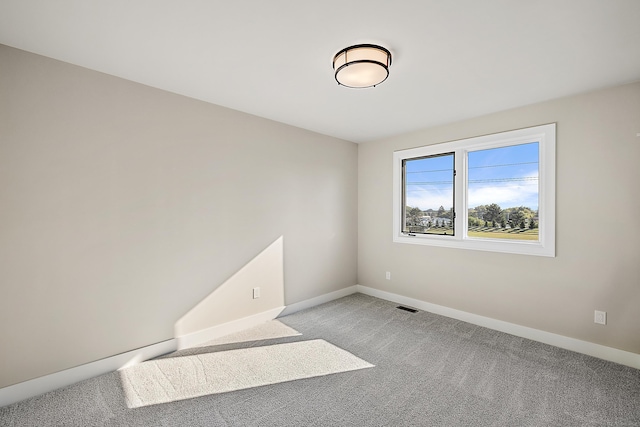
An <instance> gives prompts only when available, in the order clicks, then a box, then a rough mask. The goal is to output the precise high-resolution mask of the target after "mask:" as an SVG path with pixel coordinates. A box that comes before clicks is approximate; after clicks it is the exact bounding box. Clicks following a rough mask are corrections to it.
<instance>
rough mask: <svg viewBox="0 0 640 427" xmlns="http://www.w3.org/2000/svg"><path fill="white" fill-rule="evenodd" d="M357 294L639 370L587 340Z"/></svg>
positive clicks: (634, 360) (631, 357)
mask: <svg viewBox="0 0 640 427" xmlns="http://www.w3.org/2000/svg"><path fill="white" fill-rule="evenodd" d="M356 288H357V290H358V292H360V293H362V294H365V295H370V296H372V297H376V298H380V299H384V300H387V301H391V302H395V303H397V304H402V305H408V306H410V307H414V308H418V309H420V310H424V311H428V312H430V313H434V314H439V315H442V316H446V317H451V318H453V319H458V320H462V321H464V322H468V323H472V324H474V325H478V326H484V327H485V328H489V329H494V330H496V331H500V332H505V333H507V334H511V335H515V336H518V337H522V338H527V339H530V340H533V341H538V342H542V343H545V344H549V345H553V346H555V347H560V348H564V349H566V350H571V351H575V352H577V353H582V354H586V355H589V356H593V357H597V358H599V359H604V360H608V361H610V362H615V363H619V364H621V365H626V366H630V367H632V368H636V369H640V354H636V353H631V352H629V351H624V350H618V349H617V348H612V347H606V346H604V345H600V344H594V343H591V342H588V341H581V340H578V339H575V338H569V337H565V336H563V335H558V334H554V333H551V332H545V331H541V330H538V329H533V328H528V327H526V326H521V325H516V324H515V323H509V322H504V321H502V320H496V319H492V318H490V317H484V316H480V315H477V314H473V313H467V312H465V311H461V310H456V309H453V308H449V307H445V306H442V305H437V304H432V303H429V302H425V301H421V300H417V299H414V298H409V297H405V296H402V295H398V294H394V293H391V292H386V291H381V290H378V289H374V288H369V287H367V286H362V285H357V286H356Z"/></svg>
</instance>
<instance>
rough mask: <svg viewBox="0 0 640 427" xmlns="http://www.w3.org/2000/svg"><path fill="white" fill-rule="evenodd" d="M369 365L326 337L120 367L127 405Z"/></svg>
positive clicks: (185, 396)
mask: <svg viewBox="0 0 640 427" xmlns="http://www.w3.org/2000/svg"><path fill="white" fill-rule="evenodd" d="M371 367H373V365H371V364H370V363H367V362H365V361H364V360H362V359H359V358H357V357H356V356H354V355H352V354H351V353H349V352H347V351H344V350H342V349H340V348H338V347H336V346H334V345H332V344H329V343H328V342H326V341H324V340H311V341H300V342H294V343H288V344H276V345H268V346H263V347H252V348H244V349H236V350H228V351H221V352H216V353H205V354H197V355H192V356H183V357H172V358H165V359H158V360H151V361H148V362H144V363H141V364H139V365H136V366H132V367H129V368H127V369H123V370H121V371H120V377H121V380H122V386H123V389H124V392H125V395H126V401H127V406H128V407H129V408H139V407H142V406H148V405H157V404H159V403H168V402H175V401H178V400H183V399H190V398H194V397H200V396H205V395H209V394H217V393H227V392H230V391H236V390H243V389H247V388H253V387H260V386H264V385H268V384H277V383H282V382H286V381H294V380H299V379H303V378H313V377H318V376H322V375H329V374H335V373H339V372H347V371H353V370H356V369H363V368H371Z"/></svg>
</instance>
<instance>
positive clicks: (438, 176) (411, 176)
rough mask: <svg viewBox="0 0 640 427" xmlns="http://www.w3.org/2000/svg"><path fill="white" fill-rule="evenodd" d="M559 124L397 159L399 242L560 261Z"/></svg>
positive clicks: (403, 154) (396, 237) (395, 227)
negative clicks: (557, 203) (557, 226)
mask: <svg viewBox="0 0 640 427" xmlns="http://www.w3.org/2000/svg"><path fill="white" fill-rule="evenodd" d="M555 128H556V126H555V124H549V125H543V126H537V127H533V128H527V129H520V130H516V131H510V132H503V133H499V134H493V135H486V136H480V137H475V138H469V139H464V140H459V141H453V142H446V143H442V144H436V145H429V146H424V147H419V148H413V149H409V150H403V151H396V152H395V153H394V155H393V158H394V164H393V175H394V190H393V191H394V194H393V200H394V212H393V233H394V234H393V240H394V242H398V243H411V244H421V245H433V246H445V247H456V248H466V249H475V250H485V251H494V252H508V253H517V254H529V255H540V256H550V257H553V256H555Z"/></svg>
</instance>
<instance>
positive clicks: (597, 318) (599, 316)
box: [593, 310, 607, 325]
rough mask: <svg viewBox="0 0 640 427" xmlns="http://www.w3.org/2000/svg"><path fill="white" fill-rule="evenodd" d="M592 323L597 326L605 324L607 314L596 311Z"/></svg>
mask: <svg viewBox="0 0 640 427" xmlns="http://www.w3.org/2000/svg"><path fill="white" fill-rule="evenodd" d="M593 321H594V322H595V323H597V324H599V325H606V324H607V312H606V311H598V310H596V311H595V312H594V315H593Z"/></svg>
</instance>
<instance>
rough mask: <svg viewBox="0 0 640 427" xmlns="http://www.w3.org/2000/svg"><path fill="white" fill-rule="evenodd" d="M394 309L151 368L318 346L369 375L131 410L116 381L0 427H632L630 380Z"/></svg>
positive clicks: (638, 377) (21, 409) (81, 387)
mask: <svg viewBox="0 0 640 427" xmlns="http://www.w3.org/2000/svg"><path fill="white" fill-rule="evenodd" d="M396 306H397V304H393V303H391V302H388V301H383V300H380V299H377V298H373V297H369V296H366V295H362V294H354V295H350V296H348V297H345V298H341V299H339V300H335V301H332V302H330V303H327V304H323V305H320V306H317V307H313V308H310V309H307V310H303V311H300V312H297V313H294V314H291V315H289V316H286V317H282V318H280V319H279V321H280V322H281V323H283V324H284V325H286V326H288V327H289V328H291V329H292V330H295V331H299V332H300V333H302V335H295V336H288V337H281V338H271V339H263V340H261V339H257V340H253V341H242V342H237V341H236V340H237V339H238V337H236V338H232V337H231V338H229V337H228V338H227V339H228V340H231V341H233V342H231V343H227V344H218V345H210V346H205V347H195V348H189V349H184V350H180V351H178V352H175V353H173V354H169V355H167V356H164V357H162V358H159V359H156V360H169V359H177V358H184V357H187V356H196V355H205V354H214V353H220V352H227V351H232V350H238V349H254V348H261V347H265V346H272V345H280V344H289V343H303V342H305V341H315V340H325V341H326V342H328V343H331V344H332V345H334V346H336V347H338V348H340V349H344V350H345V351H348V352H350V353H352V354H353V355H356V356H357V357H359V358H361V359H363V360H366V361H367V362H369V363H371V364H373V365H375V368H372V369H357V370H353V371H349V372H343V373H340V374H336V375H322V376H316V377H312V378H303V379H299V380H297V381H285V382H281V383H276V384H269V385H265V386H263V387H251V388H246V389H242V390H237V391H232V392H228V393H217V394H207V395H204V396H201V397H196V398H193V399H184V400H178V401H174V402H168V403H163V404H158V405H150V406H141V407H138V408H129V407H127V396H126V394H125V392H124V390H123V385H122V380H121V372H112V373H109V374H106V375H101V376H99V377H96V378H92V379H89V380H86V381H82V382H80V383H77V384H74V385H71V386H69V387H65V388H63V389H60V390H56V391H53V392H50V393H46V394H44V395H41V396H37V397H34V398H31V399H27V400H25V401H23V402H18V403H15V404H13V405H9V406H5V407H2V408H0V426H2V427H23V426H28V427H33V426H37V427H49V426H52V427H53V426H65V427H66V426H79V427H86V426H101V427H147V426H153V427H184V426H188V427H211V426H222V427H270V426H273V427H301V426H305V427H306V426H317V427H325V426H331V427H332V426H340V427H382V426H402V427H408V426H430V427H431V426H434V427H438V426H443V427H451V426H473V427H485V426H486V427H500V426H505V427H513V426H518V427H526V426H531V427H538V426H543V427H546V426H554V427H555V426H563V427H564V426H567V427H585V426H593V427H602V426H607V427H609V426H618V427H632V426H633V427H638V426H640V370H638V369H633V368H629V367H626V366H622V365H617V364H615V363H611V362H607V361H604V360H600V359H596V358H593V357H589V356H585V355H582V354H578V353H573V352H571V351H568V350H563V349H560V348H556V347H552V346H549V345H546V344H541V343H537V342H534V341H530V340H527V339H524V338H519V337H516V336H513V335H508V334H504V333H501V332H497V331H492V330H490V329H486V328H482V327H480V326H476V325H471V324H468V323H465V322H461V321H458V320H454V319H449V318H446V317H442V316H438V315H435V314H432V313H428V312H424V311H420V312H418V313H415V314H411V313H408V312H406V311H402V310H398V309H396ZM270 326H271V325H270ZM270 326H266V328H267V329H269V328H270ZM275 328H278V326H275ZM254 332H255V331H254ZM258 336H259V334H258ZM45 350H46V349H45ZM43 357H45V355H44V352H43ZM194 360H195V359H194Z"/></svg>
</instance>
